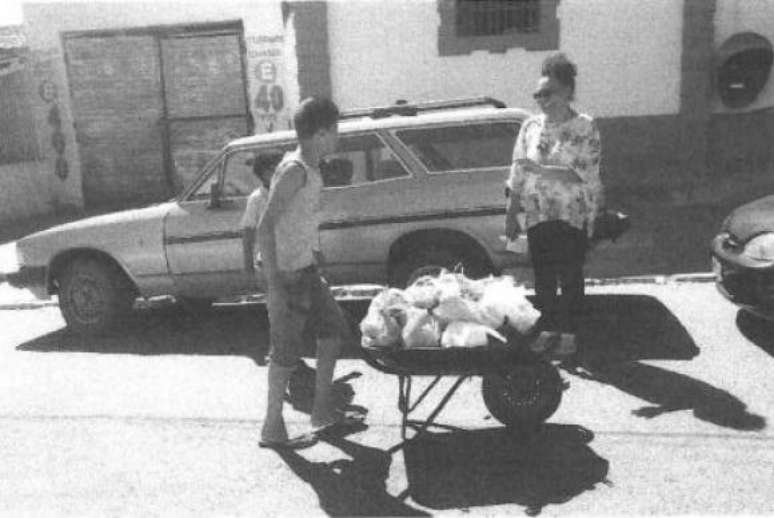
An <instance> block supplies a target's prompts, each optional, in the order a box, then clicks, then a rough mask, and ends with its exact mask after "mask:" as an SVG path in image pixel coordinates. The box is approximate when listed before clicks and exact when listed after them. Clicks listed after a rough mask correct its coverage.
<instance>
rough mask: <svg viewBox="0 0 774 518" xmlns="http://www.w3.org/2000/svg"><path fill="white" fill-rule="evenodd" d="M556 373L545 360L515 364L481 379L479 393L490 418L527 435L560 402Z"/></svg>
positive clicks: (558, 378) (561, 389)
mask: <svg viewBox="0 0 774 518" xmlns="http://www.w3.org/2000/svg"><path fill="white" fill-rule="evenodd" d="M563 391H564V384H563V383H562V377H561V376H560V375H559V371H558V370H557V369H556V368H555V367H554V366H553V365H551V364H550V363H548V362H545V361H542V360H541V361H535V362H529V363H527V364H524V365H516V366H514V367H513V368H512V369H511V370H510V371H509V372H507V373H493V374H487V375H485V376H484V378H483V381H482V383H481V392H482V395H483V397H484V404H485V405H486V408H487V409H488V410H489V412H490V413H491V414H492V416H493V417H494V418H495V419H497V420H498V421H500V422H501V423H503V424H504V425H506V426H507V427H508V428H510V429H512V430H513V431H515V432H516V433H521V434H529V433H531V432H534V431H536V430H537V429H539V428H540V426H542V424H543V422H544V421H545V420H546V419H548V418H549V417H551V415H553V413H554V412H556V409H557V408H558V407H559V403H560V402H561V400H562V392H563Z"/></svg>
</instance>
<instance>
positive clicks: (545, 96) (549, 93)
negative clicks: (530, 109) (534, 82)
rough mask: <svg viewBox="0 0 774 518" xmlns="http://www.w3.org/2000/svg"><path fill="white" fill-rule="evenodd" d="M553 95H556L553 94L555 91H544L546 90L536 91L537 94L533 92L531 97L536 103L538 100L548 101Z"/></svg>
mask: <svg viewBox="0 0 774 518" xmlns="http://www.w3.org/2000/svg"><path fill="white" fill-rule="evenodd" d="M555 93H556V92H555V91H553V90H551V89H546V90H538V91H537V92H535V93H534V94H532V97H533V98H534V99H535V100H536V101H539V100H540V99H548V98H549V97H551V96H552V95H554V94H555Z"/></svg>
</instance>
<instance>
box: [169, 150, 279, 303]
mask: <svg viewBox="0 0 774 518" xmlns="http://www.w3.org/2000/svg"><path fill="white" fill-rule="evenodd" d="M265 151H267V149H265V148H250V149H238V150H234V151H229V152H227V153H225V154H224V155H223V156H222V157H221V159H220V160H218V161H217V162H216V163H215V164H214V165H213V166H212V167H211V170H210V171H208V172H207V173H205V175H204V176H205V177H204V178H202V179H201V180H200V181H199V182H200V183H199V185H198V187H196V188H195V189H194V190H193V191H192V192H191V193H189V195H188V196H186V197H185V199H184V200H182V201H180V202H179V203H178V204H177V205H176V206H175V207H174V208H173V209H172V210H171V211H170V212H169V214H168V216H167V219H166V222H165V236H164V240H165V245H166V251H167V260H168V262H169V268H170V271H171V273H172V276H173V278H174V282H175V287H176V290H177V292H178V294H180V295H184V296H189V297H198V298H214V297H222V296H228V295H237V294H244V293H254V292H256V291H257V289H258V286H257V283H256V282H255V276H254V275H253V274H251V273H248V272H247V271H246V270H245V268H244V255H243V251H242V229H241V226H240V220H241V218H242V215H243V213H244V209H245V205H246V203H247V196H248V195H249V194H250V193H251V192H252V191H253V190H254V189H255V188H257V187H258V178H257V177H256V176H255V175H254V173H253V164H254V163H255V161H256V157H257V156H258V155H259V154H260V153H262V152H265ZM270 151H271V152H272V153H275V154H276V153H277V149H276V148H272V149H271V150H270ZM213 184H215V185H217V186H218V188H219V190H220V196H219V197H218V198H217V200H218V203H215V204H213V203H212V202H211V199H210V198H211V197H210V189H211V186H212V185H213Z"/></svg>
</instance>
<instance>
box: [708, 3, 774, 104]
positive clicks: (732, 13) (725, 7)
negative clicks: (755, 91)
mask: <svg viewBox="0 0 774 518" xmlns="http://www.w3.org/2000/svg"><path fill="white" fill-rule="evenodd" d="M716 1H717V10H716V11H715V47H716V48H720V46H721V45H722V44H723V42H724V41H726V40H727V39H728V38H730V37H731V36H733V35H734V34H736V33H738V32H756V33H758V34H760V35H761V36H764V37H765V38H767V39H768V40H769V41H770V42H771V44H772V45H774V1H772V0H716ZM714 105H715V111H716V112H729V111H735V112H738V111H753V110H758V109H761V108H767V107H772V106H774V73H772V74H771V75H770V76H769V81H768V83H766V86H765V87H764V89H763V91H762V92H761V93H760V95H758V98H757V99H756V100H755V102H753V103H752V104H751V105H750V106H748V107H746V108H744V109H743V110H729V109H728V108H726V107H725V106H723V103H722V102H721V101H720V98H718V97H717V95H716V96H715V100H714Z"/></svg>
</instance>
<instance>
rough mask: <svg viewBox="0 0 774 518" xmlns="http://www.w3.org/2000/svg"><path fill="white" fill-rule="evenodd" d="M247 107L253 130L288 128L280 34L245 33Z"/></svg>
mask: <svg viewBox="0 0 774 518" xmlns="http://www.w3.org/2000/svg"><path fill="white" fill-rule="evenodd" d="M245 40H246V43H247V67H248V85H249V92H250V110H251V112H252V114H253V120H254V121H255V133H268V132H272V131H275V130H276V129H280V128H281V129H285V128H289V127H290V125H289V117H288V113H287V103H286V99H285V87H284V74H283V70H284V66H283V56H282V53H283V51H282V48H283V45H284V37H283V36H246V38H245Z"/></svg>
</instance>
